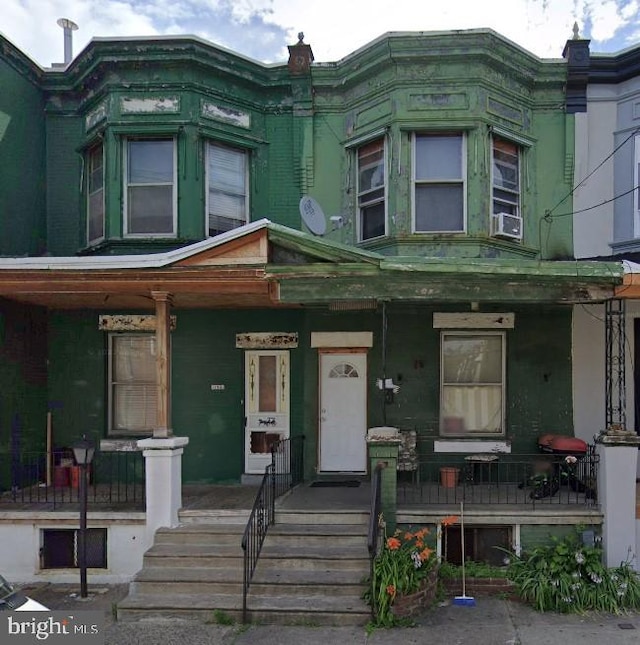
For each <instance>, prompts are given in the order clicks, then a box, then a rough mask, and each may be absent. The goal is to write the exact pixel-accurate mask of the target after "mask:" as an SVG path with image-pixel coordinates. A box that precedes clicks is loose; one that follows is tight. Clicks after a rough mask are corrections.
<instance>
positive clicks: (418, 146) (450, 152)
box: [413, 133, 466, 233]
mask: <svg viewBox="0 0 640 645" xmlns="http://www.w3.org/2000/svg"><path fill="white" fill-rule="evenodd" d="M465 165H466V160H465V140H464V136H463V135H462V134H459V133H442V134H440V133H439V134H416V135H414V139H413V207H414V222H413V225H414V226H413V228H414V231H415V232H416V233H460V232H464V230H465V204H466V196H465V179H466V170H465Z"/></svg>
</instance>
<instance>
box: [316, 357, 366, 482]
mask: <svg viewBox="0 0 640 645" xmlns="http://www.w3.org/2000/svg"><path fill="white" fill-rule="evenodd" d="M366 426H367V355H366V354H365V353H364V352H362V353H357V354H348V353H345V354H333V353H321V354H320V471H321V472H353V473H364V472H366V470H367V444H366V432H367V427H366Z"/></svg>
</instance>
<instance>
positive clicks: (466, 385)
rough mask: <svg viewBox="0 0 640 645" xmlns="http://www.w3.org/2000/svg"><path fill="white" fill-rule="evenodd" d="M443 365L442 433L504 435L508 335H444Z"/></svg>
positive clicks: (445, 333)
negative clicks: (506, 341) (506, 336)
mask: <svg viewBox="0 0 640 645" xmlns="http://www.w3.org/2000/svg"><path fill="white" fill-rule="evenodd" d="M440 365H441V367H440V393H441V397H440V399H441V400H440V434H441V435H443V436H473V435H496V434H503V433H504V382H505V335H504V333H503V332H478V333H474V332H449V331H448V332H443V333H442V336H441V362H440Z"/></svg>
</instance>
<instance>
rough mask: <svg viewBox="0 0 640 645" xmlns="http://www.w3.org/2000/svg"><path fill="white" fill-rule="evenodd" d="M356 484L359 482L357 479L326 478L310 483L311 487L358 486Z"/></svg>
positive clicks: (358, 484)
mask: <svg viewBox="0 0 640 645" xmlns="http://www.w3.org/2000/svg"><path fill="white" fill-rule="evenodd" d="M358 486H360V482H359V481H358V480H357V479H344V480H340V481H337V480H327V481H319V482H313V483H312V484H311V488H358Z"/></svg>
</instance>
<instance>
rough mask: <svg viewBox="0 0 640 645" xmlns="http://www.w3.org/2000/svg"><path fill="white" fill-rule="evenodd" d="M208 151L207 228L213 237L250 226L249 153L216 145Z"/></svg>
mask: <svg viewBox="0 0 640 645" xmlns="http://www.w3.org/2000/svg"><path fill="white" fill-rule="evenodd" d="M207 151H208V152H207V178H208V180H207V185H208V192H207V224H206V226H207V233H208V235H209V237H213V236H214V235H219V234H220V233H224V232H225V231H230V230H232V229H234V228H237V227H238V226H242V225H243V224H246V223H247V220H248V205H249V204H248V202H249V200H248V179H247V152H246V151H245V150H239V149H237V148H230V147H228V146H222V145H220V144H218V143H213V142H209V144H208V146H207Z"/></svg>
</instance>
